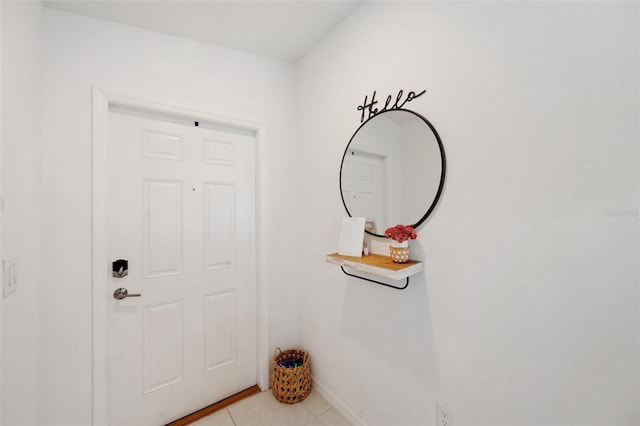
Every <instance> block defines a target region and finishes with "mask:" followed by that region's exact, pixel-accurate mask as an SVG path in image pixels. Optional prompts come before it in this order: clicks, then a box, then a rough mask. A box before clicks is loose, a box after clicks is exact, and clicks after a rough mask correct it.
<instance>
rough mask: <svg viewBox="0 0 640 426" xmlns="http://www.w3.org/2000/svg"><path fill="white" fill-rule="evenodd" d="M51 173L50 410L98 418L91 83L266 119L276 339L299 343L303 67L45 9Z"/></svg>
mask: <svg viewBox="0 0 640 426" xmlns="http://www.w3.org/2000/svg"><path fill="white" fill-rule="evenodd" d="M44 20H45V26H44V35H45V45H44V48H45V55H44V104H43V107H44V133H45V136H46V137H45V139H44V149H43V163H44V171H43V174H44V180H45V187H44V192H45V211H46V212H47V215H46V220H45V229H46V232H45V241H46V242H47V246H46V251H45V254H46V262H45V268H46V270H48V271H52V272H53V271H57V270H59V268H60V267H61V266H65V268H64V273H61V274H58V273H51V274H48V275H47V276H46V281H45V282H44V285H43V288H42V298H43V306H42V310H41V315H42V316H43V318H46V321H43V324H42V327H43V328H42V336H43V338H42V340H41V346H40V347H41V351H42V354H43V355H42V358H43V359H42V372H41V379H42V388H41V389H42V392H41V394H42V396H43V401H42V404H41V410H42V413H41V416H42V419H43V421H44V422H45V423H46V424H47V425H55V424H60V425H72V424H77V425H80V424H88V423H89V422H90V421H91V300H92V299H91V229H92V228H91V87H92V86H93V85H95V86H97V87H99V88H103V89H107V90H112V91H116V92H119V93H123V94H126V95H129V96H136V97H140V98H143V99H149V100H154V101H156V102H160V103H165V104H170V105H177V106H181V107H185V108H189V109H193V110H199V111H203V112H208V113H210V114H217V115H222V116H227V117H233V118H237V119H246V120H251V121H255V122H261V123H264V124H265V125H266V129H267V135H268V136H267V138H268V139H267V141H266V144H265V146H263V147H262V149H263V151H262V154H263V155H265V156H266V166H267V168H268V169H267V171H266V176H267V177H268V179H267V181H261V182H259V185H260V187H261V191H262V194H261V195H262V196H263V197H265V199H266V200H267V210H266V212H264V213H265V214H266V219H267V220H266V229H262V232H263V234H262V236H263V237H265V238H266V241H265V246H266V248H267V251H266V254H267V255H268V257H267V262H265V264H263V265H261V266H262V268H261V271H260V273H261V274H262V276H263V277H264V278H265V281H266V283H265V284H266V285H267V286H268V288H269V291H270V294H271V304H270V312H271V318H270V319H271V323H270V325H271V330H270V331H271V348H272V349H273V348H274V347H275V346H276V345H279V346H281V347H288V346H291V345H293V344H295V343H296V342H297V331H298V323H299V321H298V309H297V303H295V298H296V297H297V293H296V291H295V289H292V288H293V286H295V285H297V283H298V280H299V279H300V274H299V273H298V272H297V270H296V266H295V264H293V263H292V262H291V261H290V259H291V252H290V251H288V250H282V248H287V247H289V245H288V244H292V243H293V242H295V241H298V240H299V239H300V238H299V234H300V233H299V232H298V229H297V227H296V222H295V221H293V220H292V219H291V216H293V215H294V211H295V210H294V208H293V206H295V205H296V204H297V203H298V202H299V201H298V199H297V197H299V191H297V189H298V188H299V185H298V183H297V180H295V179H292V176H298V175H299V170H298V166H297V162H296V161H295V159H296V158H298V155H297V152H296V151H297V147H296V146H295V145H294V137H293V135H294V132H295V120H294V112H295V97H294V89H295V86H294V82H295V80H294V67H293V65H291V64H289V63H285V62H280V61H276V60H271V59H267V58H263V57H259V56H254V55H249V54H243V53H240V52H236V51H232V50H227V49H222V48H217V47H213V46H210V45H206V44H201V43H197V42H193V41H189V40H184V39H180V38H176V37H172V36H166V35H161V34H157V33H152V32H149V31H144V30H140V29H135V28H131V27H126V26H122V25H117V24H112V23H107V22H103V21H99V20H94V19H89V18H85V17H81V16H77V15H72V14H67V13H63V12H58V11H53V10H45V13H44Z"/></svg>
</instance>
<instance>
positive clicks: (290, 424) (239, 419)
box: [191, 389, 350, 426]
mask: <svg viewBox="0 0 640 426" xmlns="http://www.w3.org/2000/svg"><path fill="white" fill-rule="evenodd" d="M191 425H192V426H321V425H322V426H349V425H350V424H349V422H347V421H346V420H345V419H344V418H343V417H342V416H341V415H340V414H338V412H337V411H336V410H335V409H334V408H333V407H331V406H330V405H329V403H328V402H327V401H325V400H324V399H323V398H322V397H321V396H320V395H319V394H318V393H317V392H316V391H315V390H313V389H311V393H310V394H309V396H308V397H307V398H306V399H305V400H304V401H302V402H301V403H298V404H291V405H290V404H282V403H280V402H278V400H277V399H275V398H274V396H273V393H271V389H269V390H268V391H266V392H261V393H259V394H256V395H252V396H250V397H249V398H245V399H243V400H242V401H238V402H236V403H235V404H232V405H230V406H228V407H226V408H224V409H222V410H220V411H216V412H215V413H213V414H211V415H210V416H208V417H205V418H203V419H200V420H198V421H197V422H195V423H192V424H191Z"/></svg>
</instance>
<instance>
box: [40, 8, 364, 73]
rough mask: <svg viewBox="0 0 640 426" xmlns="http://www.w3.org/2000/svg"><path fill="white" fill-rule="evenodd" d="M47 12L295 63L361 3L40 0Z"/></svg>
mask: <svg viewBox="0 0 640 426" xmlns="http://www.w3.org/2000/svg"><path fill="white" fill-rule="evenodd" d="M43 3H44V5H45V6H46V7H49V8H53V9H58V10H63V11H67V12H72V13H77V14H80V15H85V16H90V17H93V18H99V19H105V20H108V21H113V22H118V23H121V24H125V25H131V26H134V27H139V28H145V29H148V30H152V31H159V32H163V33H167V34H172V35H176V36H179V37H184V38H189V39H193V40H199V41H203V42H205V43H210V44H215V45H217V46H223V47H229V48H233V49H238V50H243V51H245V52H250V53H255V54H258V55H264V56H270V57H273V58H278V59H284V60H287V61H293V62H295V61H297V60H298V59H300V58H301V57H302V56H304V55H305V53H306V52H308V51H309V49H311V48H312V47H313V46H314V45H315V44H316V43H318V42H319V41H320V40H322V38H324V37H325V36H326V35H327V34H328V33H329V32H331V30H333V28H335V27H336V25H338V23H339V22H340V21H342V20H343V19H344V18H345V17H346V16H347V15H348V14H350V13H351V12H352V11H353V10H354V9H355V8H357V7H358V6H359V5H360V3H362V0H336V1H334V0H298V1H291V0H290V1H273V0H262V1H256V0H235V1H233V0H200V1H194V0H146V1H141V0H44V1H43Z"/></svg>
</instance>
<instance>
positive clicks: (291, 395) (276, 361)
mask: <svg viewBox="0 0 640 426" xmlns="http://www.w3.org/2000/svg"><path fill="white" fill-rule="evenodd" d="M295 360H302V365H300V366H297V367H283V366H282V365H281V364H282V363H286V362H291V361H295ZM309 392H311V369H310V368H309V354H308V353H307V352H306V351H303V350H300V349H287V350H285V351H282V350H281V349H280V348H276V350H275V352H274V354H273V396H275V397H276V399H277V400H278V401H280V402H284V403H285V404H296V403H298V402H300V401H303V400H304V399H305V398H306V397H307V396H309Z"/></svg>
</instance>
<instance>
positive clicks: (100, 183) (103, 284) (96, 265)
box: [91, 86, 270, 425]
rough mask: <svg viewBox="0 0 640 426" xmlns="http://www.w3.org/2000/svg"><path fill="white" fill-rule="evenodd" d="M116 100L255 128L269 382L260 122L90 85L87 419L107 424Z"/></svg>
mask: <svg viewBox="0 0 640 426" xmlns="http://www.w3.org/2000/svg"><path fill="white" fill-rule="evenodd" d="M110 106H121V107H128V108H136V109H141V110H144V111H147V112H153V113H159V114H164V115H167V114H168V115H171V116H174V117H175V116H177V117H185V118H189V119H198V120H199V121H203V122H213V123H217V124H222V125H229V126H234V127H240V128H242V129H245V130H250V131H253V132H255V134H256V144H255V150H256V151H255V154H256V163H255V167H256V170H255V179H256V182H255V189H256V200H255V201H256V323H257V324H256V327H257V330H256V337H257V342H256V383H257V385H258V386H259V387H260V388H261V389H263V390H264V389H268V388H269V360H270V354H269V303H268V294H267V289H268V285H267V274H266V271H267V267H266V266H267V264H266V259H265V258H264V256H262V253H266V252H267V250H266V241H265V238H264V235H265V234H266V229H267V220H266V212H267V209H266V203H265V199H266V197H265V195H266V188H265V187H264V186H263V185H264V184H263V185H261V183H265V182H267V164H266V155H264V150H265V147H264V146H265V145H266V141H267V130H266V126H265V125H264V124H262V123H258V122H255V121H249V120H239V119H233V118H229V117H223V116H219V115H215V114H210V113H206V112H200V111H194V110H190V109H187V108H183V107H179V106H174V105H168V104H163V103H159V102H155V101H151V100H147V99H140V98H136V97H132V96H128V95H123V94H120V93H117V92H113V91H108V90H103V89H100V88H97V87H95V86H94V87H92V170H91V175H92V179H91V180H92V182H91V184H92V303H93V305H92V312H93V316H92V424H94V425H109V424H110V423H109V420H110V419H109V403H110V401H109V362H108V361H109V359H108V358H109V343H108V336H109V322H108V321H109V305H108V300H109V299H108V297H109V287H108V277H109V267H108V266H109V265H108V262H105V259H107V254H108V245H107V241H108V238H107V232H108V229H107V226H108V222H107V214H106V211H107V195H108V141H109V139H108V125H109V107H110Z"/></svg>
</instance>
